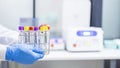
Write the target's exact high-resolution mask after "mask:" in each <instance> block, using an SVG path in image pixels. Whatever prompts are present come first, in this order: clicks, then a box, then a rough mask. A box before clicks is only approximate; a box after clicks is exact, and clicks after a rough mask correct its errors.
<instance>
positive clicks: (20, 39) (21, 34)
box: [18, 26, 25, 44]
mask: <svg viewBox="0 0 120 68" xmlns="http://www.w3.org/2000/svg"><path fill="white" fill-rule="evenodd" d="M18 43H20V44H24V43H25V33H24V27H23V26H19V37H18Z"/></svg>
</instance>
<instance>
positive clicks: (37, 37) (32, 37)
mask: <svg viewBox="0 0 120 68" xmlns="http://www.w3.org/2000/svg"><path fill="white" fill-rule="evenodd" d="M49 30H50V26H49V25H46V24H44V25H41V26H39V27H36V26H19V39H18V43H20V44H28V45H31V46H33V47H37V48H42V49H44V50H45V54H49V50H50V38H49V37H50V32H49Z"/></svg>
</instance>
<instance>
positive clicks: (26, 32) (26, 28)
mask: <svg viewBox="0 0 120 68" xmlns="http://www.w3.org/2000/svg"><path fill="white" fill-rule="evenodd" d="M24 33H25V44H30V33H29V26H24Z"/></svg>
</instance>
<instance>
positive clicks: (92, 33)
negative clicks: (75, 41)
mask: <svg viewBox="0 0 120 68" xmlns="http://www.w3.org/2000/svg"><path fill="white" fill-rule="evenodd" d="M96 35H97V32H96V31H93V30H84V31H82V30H80V31H77V36H96Z"/></svg>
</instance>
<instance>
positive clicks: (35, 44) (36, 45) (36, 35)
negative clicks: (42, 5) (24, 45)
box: [34, 26, 39, 48]
mask: <svg viewBox="0 0 120 68" xmlns="http://www.w3.org/2000/svg"><path fill="white" fill-rule="evenodd" d="M38 33H39V32H38V27H36V26H35V27H34V46H35V47H38V48H39V43H38V40H39V39H38V36H39V34H38Z"/></svg>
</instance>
